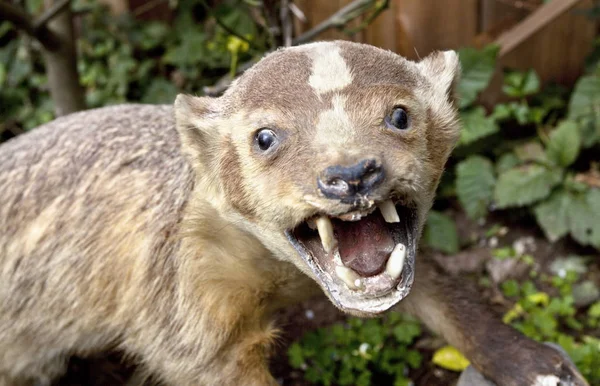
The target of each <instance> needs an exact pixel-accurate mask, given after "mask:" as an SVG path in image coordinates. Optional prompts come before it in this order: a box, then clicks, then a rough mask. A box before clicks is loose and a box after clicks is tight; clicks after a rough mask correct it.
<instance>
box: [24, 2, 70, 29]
mask: <svg viewBox="0 0 600 386" xmlns="http://www.w3.org/2000/svg"><path fill="white" fill-rule="evenodd" d="M70 3H71V0H61V1H58V2H56V3H54V4H53V5H52V6H51V7H50V8H48V9H47V10H46V11H45V12H44V13H43V14H42V15H41V16H40V17H38V18H37V20H35V21H34V22H33V28H35V29H39V28H41V27H42V26H44V25H46V24H48V22H49V21H50V20H51V19H52V18H53V17H54V16H56V15H57V14H58V13H60V12H61V11H62V10H63V9H65V7H68V6H69V4H70Z"/></svg>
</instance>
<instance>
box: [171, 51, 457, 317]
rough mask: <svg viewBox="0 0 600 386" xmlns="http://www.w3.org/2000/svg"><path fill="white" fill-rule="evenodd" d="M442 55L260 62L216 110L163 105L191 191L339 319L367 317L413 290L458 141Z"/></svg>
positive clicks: (312, 54) (296, 56)
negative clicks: (195, 183) (422, 240)
mask: <svg viewBox="0 0 600 386" xmlns="http://www.w3.org/2000/svg"><path fill="white" fill-rule="evenodd" d="M459 73H460V67H459V62H458V58H457V55H456V53H454V52H453V51H446V52H436V53H433V54H431V55H430V56H428V57H426V58H424V59H423V60H421V61H420V62H418V63H417V62H412V61H408V60H406V59H404V58H402V57H400V56H398V55H396V54H394V53H392V52H389V51H385V50H382V49H379V48H376V47H373V46H369V45H364V44H358V43H351V42H342V41H334V42H317V43H311V44H306V45H302V46H297V47H290V48H285V49H280V50H278V51H276V52H274V53H271V54H269V55H267V56H266V57H264V58H263V59H262V60H261V61H260V62H259V63H257V64H256V65H255V66H254V67H253V68H251V69H250V70H248V71H247V72H246V73H245V74H244V75H242V76H241V77H240V78H239V79H238V80H236V81H235V82H234V83H233V84H232V85H231V87H230V88H229V89H228V90H227V92H226V93H225V94H224V95H223V96H221V97H219V98H208V97H191V96H185V95H180V96H178V97H177V100H176V102H175V114H176V121H177V127H178V130H179V131H180V134H181V138H182V143H183V145H182V146H183V150H184V152H185V153H186V154H187V156H188V158H189V159H190V161H191V162H192V164H193V165H194V167H195V170H196V173H197V177H198V179H199V186H200V189H204V190H202V191H198V192H197V193H196V194H203V195H205V196H206V197H207V198H208V199H209V200H211V202H213V203H214V205H216V206H218V207H219V209H220V212H221V213H222V214H223V215H224V216H226V217H227V218H228V220H229V221H231V222H232V223H235V224H237V225H238V226H240V227H242V228H243V229H246V230H248V231H249V232H251V233H252V234H254V235H255V237H256V238H258V239H259V240H260V241H261V242H262V243H263V244H264V245H265V246H266V247H267V248H268V249H269V250H271V251H272V252H273V254H274V256H276V257H277V258H279V259H282V260H286V261H289V262H292V263H293V264H295V265H296V266H297V267H298V268H299V269H300V270H302V271H303V272H305V273H306V274H308V275H309V276H311V277H312V278H313V279H314V280H315V281H316V282H317V283H318V284H319V285H320V286H321V288H322V289H323V290H324V292H325V293H326V294H327V295H328V296H329V298H330V299H331V300H332V301H333V303H334V304H335V305H337V306H338V307H339V308H340V309H342V310H344V311H346V312H349V313H352V314H356V315H374V314H377V313H381V312H383V311H385V310H387V309H389V308H390V307H392V306H393V305H395V304H396V303H398V302H399V301H400V300H401V299H402V298H404V297H405V296H406V295H407V294H408V293H409V291H410V288H411V285H412V282H413V273H414V262H415V255H416V248H417V244H418V240H419V236H420V233H421V230H422V227H423V224H424V222H425V219H426V216H427V212H428V211H429V209H430V207H431V204H432V201H433V198H434V193H435V190H436V188H437V185H438V182H439V179H440V176H441V174H442V171H443V168H444V165H445V163H446V161H447V158H448V156H449V155H450V152H451V151H452V149H453V147H454V145H455V143H456V141H457V139H458V136H459V124H458V114H457V109H456V95H455V94H456V85H457V81H458V78H459Z"/></svg>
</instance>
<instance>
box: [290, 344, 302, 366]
mask: <svg viewBox="0 0 600 386" xmlns="http://www.w3.org/2000/svg"><path fill="white" fill-rule="evenodd" d="M288 360H289V362H290V365H291V366H292V367H293V368H295V369H299V368H300V367H301V366H302V364H303V363H304V355H303V353H302V347H301V346H300V344H298V343H297V342H294V343H292V345H291V346H290V348H289V349H288Z"/></svg>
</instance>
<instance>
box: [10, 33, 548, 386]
mask: <svg viewBox="0 0 600 386" xmlns="http://www.w3.org/2000/svg"><path fill="white" fill-rule="evenodd" d="M328 44H329V45H322V44H321V45H306V46H301V47H297V48H293V49H287V50H281V51H278V52H276V53H274V54H271V55H269V56H267V57H266V58H265V59H263V60H262V61H261V63H260V64H259V65H257V66H255V67H254V68H253V69H251V70H249V71H248V72H247V73H246V74H245V75H244V76H243V77H242V78H241V79H239V80H238V81H236V82H235V83H234V84H233V85H232V87H231V88H230V90H228V92H227V93H226V94H225V95H224V96H223V97H221V98H218V99H209V98H193V97H189V96H188V97H186V96H179V97H178V99H177V101H176V103H175V108H174V109H173V108H171V107H169V106H142V105H124V106H114V107H107V108H103V109H97V110H92V111H87V112H82V113H77V114H73V115H70V116H67V117H63V118H60V119H57V120H55V121H53V122H51V123H49V124H47V125H45V126H43V127H40V128H38V129H36V130H34V131H33V132H31V133H28V134H26V135H23V136H21V137H19V138H16V139H14V140H12V141H9V142H8V143H5V144H3V145H2V147H1V148H0V186H2V190H0V201H1V202H2V203H3V205H2V206H1V207H0V269H1V271H0V385H2V386H6V385H16V384H28V383H29V382H32V381H33V380H37V381H38V382H40V381H41V382H49V381H50V380H51V379H52V378H53V377H55V376H57V375H59V374H60V373H61V372H62V371H63V370H64V365H65V360H66V359H67V358H68V357H69V356H70V355H73V354H79V355H86V354H90V353H93V352H97V351H100V350H104V349H108V348H117V349H120V350H123V351H124V352H126V353H127V354H128V355H129V356H131V357H133V358H135V359H136V360H137V361H138V362H139V363H140V364H141V365H142V366H144V368H146V369H147V371H148V373H151V374H154V375H156V376H157V377H159V378H160V379H161V380H162V381H164V382H165V383H167V384H172V385H215V384H222V385H229V384H232V385H234V384H235V385H237V384H240V383H243V384H245V385H268V384H276V382H275V380H274V379H273V378H272V377H271V375H270V374H269V373H268V368H267V362H266V359H267V356H268V353H269V350H270V346H271V343H272V341H273V339H274V338H275V337H276V335H277V330H276V328H275V325H274V321H273V319H272V315H273V312H274V311H275V310H277V309H279V308H281V307H284V306H286V305H288V304H291V303H294V302H297V301H300V300H302V299H305V298H308V297H310V296H313V295H315V294H317V293H319V292H320V291H319V286H318V285H317V284H315V278H314V277H313V276H312V273H311V271H310V269H309V268H308V267H307V266H306V264H305V263H304V262H303V261H302V259H301V258H300V257H299V255H298V254H297V253H296V252H295V250H293V248H292V247H291V246H290V244H289V243H288V241H287V240H286V238H285V236H284V234H283V232H282V231H283V230H285V229H290V228H292V227H294V226H296V225H298V224H299V223H300V222H302V221H304V219H306V218H308V217H310V216H312V215H314V214H316V213H319V212H321V211H326V212H328V213H333V214H342V213H345V212H347V211H348V210H349V209H350V208H349V206H348V205H346V204H342V203H339V202H332V201H331V200H327V199H325V198H324V197H322V196H319V195H318V194H316V191H315V179H316V176H317V175H318V173H319V172H320V171H321V170H323V169H324V168H325V167H327V166H330V165H331V164H333V163H335V164H350V163H354V162H356V161H357V160H360V159H363V158H365V157H379V158H380V159H381V160H382V162H383V164H384V165H385V167H386V168H387V170H389V171H392V172H390V173H389V178H387V179H386V182H385V183H384V184H382V185H381V186H380V187H379V188H378V191H377V193H376V195H377V196H376V197H375V199H383V198H385V197H386V195H389V194H390V193H391V192H395V193H398V194H403V195H406V196H410V197H411V198H412V199H413V200H414V201H415V202H416V203H417V205H418V215H419V219H420V221H419V226H420V227H422V225H423V223H424V219H425V217H426V214H427V211H428V210H429V208H430V206H431V202H432V200H433V195H434V192H435V189H436V187H437V184H438V181H439V178H440V176H441V173H442V171H443V167H444V164H445V162H446V159H447V158H448V156H449V154H450V152H451V150H452V148H453V146H454V143H455V142H456V140H457V138H458V133H459V130H458V119H457V112H456V109H455V96H454V93H455V90H454V89H455V85H456V81H457V79H458V73H459V70H458V61H457V58H456V55H455V54H452V53H438V54H434V55H432V56H430V57H428V58H426V59H424V60H423V61H422V62H420V63H419V64H416V63H412V62H408V61H406V60H405V59H403V58H401V57H399V56H397V55H395V54H393V53H390V52H385V51H382V50H378V49H375V48H374V47H370V46H366V45H358V44H352V43H345V42H336V43H328ZM331 48H334V50H333V51H330V49H331ZM315 50H316V51H315ZM314 52H330V53H331V55H329V56H327V58H328V59H327V60H331V61H332V62H331V64H332V65H334V67H335V68H337V69H342V70H344V71H348V72H347V73H344V74H341V75H343V77H341V78H340V77H339V76H341V75H340V74H331V73H328V72H327V68H328V67H327V66H328V65H329V64H330V63H328V62H325V63H324V64H323V63H322V64H319V65H317V64H316V63H317V62H316V61H315V57H314ZM311 66H312V67H311ZM319 66H320V67H319ZM317 67H318V68H317ZM315 74H317V75H315ZM328 77H329V78H328ZM315 79H316V80H315ZM317 80H318V81H319V82H321V83H318V84H317V86H318V87H316V88H315V87H313V86H314V85H315V82H316V81H317ZM311 82H313V83H312V84H313V86H311ZM398 104H400V105H403V106H405V107H406V108H407V109H408V111H409V112H410V116H411V125H412V126H411V127H412V128H411V130H410V131H407V132H393V131H390V130H385V129H384V127H383V126H382V119H383V117H384V116H385V115H386V114H389V113H390V109H391V108H392V107H393V106H394V105H398ZM174 118H175V119H174ZM261 127H269V128H272V129H273V130H276V131H277V133H278V135H279V136H280V138H281V139H282V142H281V146H279V148H278V149H277V150H276V151H275V152H274V153H270V154H268V155H267V154H260V153H259V152H257V151H256V146H255V144H254V142H253V138H254V134H255V132H256V130H257V129H259V128H261ZM419 271H423V272H425V273H419ZM417 272H418V274H419V275H424V276H423V277H420V278H419V277H418V278H417V281H416V283H417V284H416V286H415V289H414V291H413V294H412V295H409V297H408V298H407V299H405V300H404V301H403V303H402V304H404V306H405V307H406V308H407V309H408V310H409V311H411V312H413V313H416V314H417V315H419V316H421V317H422V318H423V319H424V321H425V322H426V323H427V324H428V325H429V326H431V327H432V328H434V329H435V330H436V331H439V332H441V333H442V334H443V336H444V337H445V338H446V339H448V340H449V341H450V342H451V343H453V344H455V345H457V346H458V347H459V348H461V349H463V350H464V352H465V353H466V354H467V355H468V356H469V357H470V358H472V360H473V361H474V363H475V364H476V365H477V366H478V367H479V368H480V369H482V371H483V372H484V374H486V375H488V376H489V377H490V378H492V379H494V380H496V381H497V382H499V384H501V385H516V384H517V383H515V382H517V381H518V380H524V379H526V378H525V377H523V376H522V374H527V373H524V372H523V371H521V370H520V369H519V368H515V366H511V367H510V369H511V371H513V373H514V375H508V376H506V375H505V374H504V373H503V370H505V369H506V368H507V367H506V366H507V361H506V359H502V356H501V355H500V354H498V353H497V352H496V349H498V350H499V351H500V353H502V352H506V351H505V350H506V349H505V348H502V349H500V348H498V344H497V339H495V338H493V337H491V336H493V334H492V335H490V333H489V331H499V334H500V335H497V336H500V338H501V339H503V337H509V338H510V340H511V342H527V345H526V346H527V347H528V348H527V349H525V350H521V351H518V352H519V353H520V354H519V355H525V354H527V355H530V354H531V352H532V351H534V349H535V350H541V349H540V346H539V345H537V344H536V343H533V342H531V341H528V340H526V339H525V338H524V337H522V336H521V335H518V334H516V333H515V332H514V331H513V330H510V329H508V328H507V327H504V326H502V325H501V324H500V322H496V321H494V320H493V319H492V318H490V317H488V316H487V315H488V314H487V313H486V311H485V310H484V309H483V307H482V308H481V310H480V311H478V313H477V315H478V316H480V317H482V318H483V320H484V327H482V328H481V329H475V327H474V326H476V325H477V324H478V323H480V321H478V320H475V319H473V318H472V317H469V316H468V315H469V313H468V311H467V310H466V309H468V308H470V304H471V303H470V302H471V300H469V299H470V298H463V297H462V296H463V295H461V294H462V292H461V291H460V290H459V289H457V288H456V286H452V288H453V290H452V291H447V288H449V287H447V284H444V282H443V280H442V279H436V278H434V277H433V276H428V275H430V274H428V273H427V272H429V271H428V269H427V268H426V266H425V265H423V264H422V263H418V264H417ZM474 304H476V303H474ZM478 307H479V306H478ZM471 331H473V333H471ZM507 339H508V338H507ZM465 342H466V343H465ZM490 347H491V348H490ZM519 347H520V345H519ZM529 347H531V350H529ZM514 350H517V346H515V348H514ZM511 351H512V349H511ZM552 358H554V357H552ZM543 359H544V358H542V362H543ZM552 360H554V359H552ZM548 363H550V362H544V363H542V364H541V365H540V366H537V367H536V366H535V364H534V365H532V366H529V367H525V368H526V370H527V371H529V370H532V369H533V370H535V371H533V372H531V374H538V373H539V371H538V372H536V371H537V370H538V369H539V370H543V371H546V370H547V369H548ZM552 363H554V362H552ZM527 382H529V383H530V378H527Z"/></svg>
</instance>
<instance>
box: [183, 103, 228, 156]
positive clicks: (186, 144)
mask: <svg viewBox="0 0 600 386" xmlns="http://www.w3.org/2000/svg"><path fill="white" fill-rule="evenodd" d="M219 102H220V101H219V99H218V98H210V97H195V96H191V95H184V94H179V95H177V98H176V99H175V105H174V110H175V124H176V127H177V131H178V132H179V136H180V138H181V146H182V150H183V152H184V154H186V156H187V157H188V158H189V159H190V161H192V163H193V165H194V167H196V168H197V167H198V166H208V163H209V162H210V160H211V159H213V158H214V157H213V156H214V155H215V154H214V153H215V151H216V147H217V144H218V138H219V133H218V129H217V119H218V117H219V113H220V103H219ZM198 164H200V165H198Z"/></svg>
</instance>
